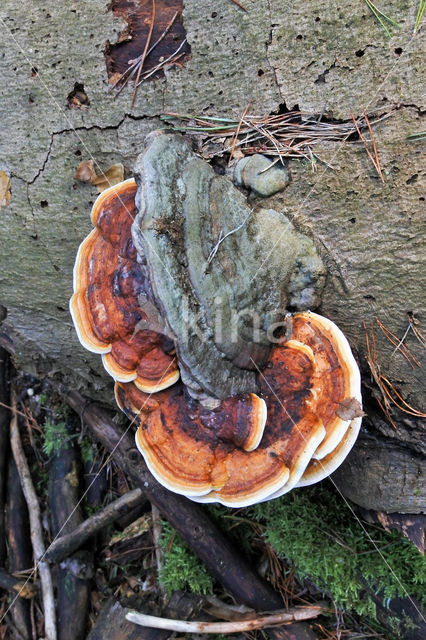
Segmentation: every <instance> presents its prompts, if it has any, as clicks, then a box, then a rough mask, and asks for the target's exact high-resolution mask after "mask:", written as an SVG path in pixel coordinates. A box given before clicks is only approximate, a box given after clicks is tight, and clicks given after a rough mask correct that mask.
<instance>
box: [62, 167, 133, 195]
mask: <svg viewBox="0 0 426 640" xmlns="http://www.w3.org/2000/svg"><path fill="white" fill-rule="evenodd" d="M74 178H75V179H76V180H79V181H80V182H90V184H93V185H95V187H97V189H98V193H102V191H105V189H108V187H112V186H113V185H115V184H118V183H119V182H123V180H124V167H123V165H122V164H121V163H118V164H113V165H111V166H110V167H109V169H107V170H106V171H105V172H101V173H98V174H97V173H96V171H95V167H94V164H93V160H88V161H85V160H83V161H82V162H80V164H79V165H78V167H77V171H76V172H75V175H74Z"/></svg>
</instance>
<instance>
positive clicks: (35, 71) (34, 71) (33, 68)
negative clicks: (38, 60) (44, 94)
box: [31, 67, 38, 77]
mask: <svg viewBox="0 0 426 640" xmlns="http://www.w3.org/2000/svg"><path fill="white" fill-rule="evenodd" d="M37 74H38V69H37V67H32V68H31V75H32V76H33V77H34V76H36V75H37Z"/></svg>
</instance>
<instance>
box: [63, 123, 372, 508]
mask: <svg viewBox="0 0 426 640" xmlns="http://www.w3.org/2000/svg"><path fill="white" fill-rule="evenodd" d="M92 222H93V224H94V227H95V228H94V229H93V231H92V232H91V233H90V234H89V236H88V237H87V238H86V239H85V240H84V241H83V243H82V244H81V246H80V249H79V251H78V254H77V259H76V263H75V267H74V295H73V296H72V298H71V301H70V309H71V314H72V317H73V320H74V324H75V327H76V330H77V334H78V337H79V339H80V341H81V342H82V344H83V345H84V346H85V347H86V348H87V349H89V350H90V351H93V352H95V353H100V354H102V359H103V363H104V366H105V368H106V369H107V371H108V372H109V373H110V374H111V376H112V377H113V378H114V379H115V381H116V382H115V396H116V400H117V403H118V405H119V407H120V408H121V409H122V410H123V411H124V412H125V413H126V415H128V416H129V417H131V418H132V419H133V420H134V422H135V423H136V424H137V426H138V429H137V434H136V444H137V446H138V448H139V450H140V452H141V453H142V455H143V456H144V458H145V461H146V463H147V465H148V467H149V469H150V471H151V472H152V474H153V475H154V476H155V477H156V478H157V480H159V482H160V483H161V484H163V485H164V486H165V487H167V488H169V489H170V490H172V491H175V492H177V493H181V494H183V495H186V496H187V497H189V498H191V499H192V500H196V501H199V502H220V503H222V504H225V505H228V506H232V507H241V506H247V505H250V504H253V503H255V502H259V501H262V500H267V499H270V498H275V497H278V496H280V495H282V494H284V493H285V492H287V491H289V490H290V489H292V488H294V487H297V486H303V485H308V484H312V483H314V482H317V481H319V480H321V479H322V478H324V477H326V476H327V475H329V474H330V473H332V472H333V471H334V470H335V469H336V468H337V466H339V465H340V463H341V462H342V461H343V460H344V458H345V457H346V455H347V454H348V452H349V450H350V449H351V447H352V446H353V444H354V442H355V439H356V437H357V434H358V431H359V428H360V424H361V416H362V410H361V392H360V374H359V370H358V367H357V364H356V362H355V359H354V357H353V355H352V353H351V350H350V347H349V344H348V342H347V340H346V338H345V337H344V335H343V334H342V332H341V331H340V330H339V329H338V328H337V327H336V325H335V324H334V323H333V322H331V320H328V319H327V318H324V317H322V316H319V315H318V314H315V313H312V312H310V311H308V310H307V309H308V308H312V307H315V306H318V304H319V301H320V296H321V292H322V289H323V286H324V282H325V268H324V266H323V263H322V261H321V259H320V257H319V256H318V255H317V253H316V250H315V246H314V243H313V241H312V239H311V238H309V237H308V236H306V235H304V234H302V233H301V232H300V231H298V230H296V229H295V227H294V226H293V224H292V223H291V222H290V221H289V220H288V219H287V218H286V217H285V216H284V215H283V214H281V213H280V212H277V211H274V210H272V209H263V208H262V207H258V208H255V209H249V207H248V205H247V202H246V199H245V197H244V194H243V193H242V192H241V191H239V190H238V189H237V188H236V187H235V186H234V185H233V184H232V183H231V182H230V181H229V180H228V178H226V177H225V176H222V175H218V174H217V173H215V172H214V170H213V169H212V168H211V167H210V165H208V164H207V163H205V162H204V161H203V160H201V159H200V158H198V157H197V156H196V155H195V153H194V152H193V151H192V148H191V146H190V144H189V143H188V142H187V141H186V140H185V139H184V138H183V137H181V136H178V135H175V134H170V133H165V132H154V133H152V134H150V135H149V136H148V137H147V139H146V144H145V148H144V151H143V152H142V154H141V155H140V156H139V158H138V160H137V163H136V167H135V179H133V178H132V179H129V180H125V181H124V182H122V183H120V184H118V185H115V186H113V187H110V188H109V189H107V190H106V191H104V192H103V193H102V194H101V195H100V196H99V197H98V199H97V200H96V202H95V204H94V206H93V210H92ZM289 306H290V307H292V308H294V307H296V308H298V309H300V311H298V312H296V313H293V314H289V313H287V312H286V309H287V308H288V307H289Z"/></svg>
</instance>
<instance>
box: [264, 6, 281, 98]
mask: <svg viewBox="0 0 426 640" xmlns="http://www.w3.org/2000/svg"><path fill="white" fill-rule="evenodd" d="M266 3H267V5H268V13H269V25H270V29H269V40H268V41H267V42H265V52H266V60H267V62H268V65H269V68H270V69H271V71H272V73H273V74H274V78H275V84H276V86H277V89H278V94H279V96H280V99H281V100H284V96H283V94H282V93H281V87H280V84H279V82H278V75H277V70H276V68H275V67H274V65H273V64H272V62H271V61H270V59H269V47H270V45H271V44H272V37H273V31H274V27H275V24H274V23H273V22H272V8H271V0H266Z"/></svg>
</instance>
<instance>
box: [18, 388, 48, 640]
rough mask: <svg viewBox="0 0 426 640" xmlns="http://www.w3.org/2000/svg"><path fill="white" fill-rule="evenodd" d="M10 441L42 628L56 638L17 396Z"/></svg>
mask: <svg viewBox="0 0 426 640" xmlns="http://www.w3.org/2000/svg"><path fill="white" fill-rule="evenodd" d="M10 444H11V447H12V453H13V457H14V458H15V462H16V466H17V468H18V473H19V477H20V480H21V486H22V491H23V493H24V496H25V500H26V502H27V506H28V512H29V517H30V526H31V542H32V545H33V551H34V560H35V562H36V564H37V568H38V570H39V573H40V583H41V593H42V599H43V607H44V621H45V631H46V637H47V639H48V640H56V639H57V635H56V613H55V599H54V595H53V584H52V576H51V575H50V569H49V565H48V564H47V562H45V561H44V560H43V555H44V552H45V546H44V541H43V528H42V524H41V512H40V506H39V503H38V499H37V494H36V492H35V490H34V485H33V482H32V480H31V474H30V470H29V468H28V463H27V460H26V457H25V454H24V449H23V447H22V442H21V436H20V434H19V427H18V417H17V415H16V399H15V398H14V397H12V419H11V421H10Z"/></svg>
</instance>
